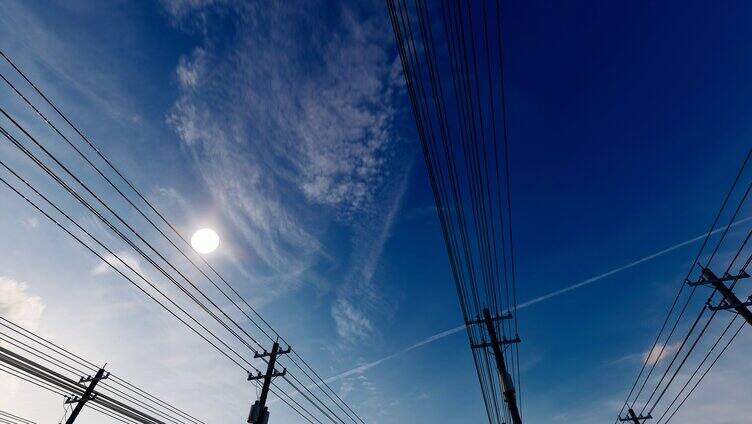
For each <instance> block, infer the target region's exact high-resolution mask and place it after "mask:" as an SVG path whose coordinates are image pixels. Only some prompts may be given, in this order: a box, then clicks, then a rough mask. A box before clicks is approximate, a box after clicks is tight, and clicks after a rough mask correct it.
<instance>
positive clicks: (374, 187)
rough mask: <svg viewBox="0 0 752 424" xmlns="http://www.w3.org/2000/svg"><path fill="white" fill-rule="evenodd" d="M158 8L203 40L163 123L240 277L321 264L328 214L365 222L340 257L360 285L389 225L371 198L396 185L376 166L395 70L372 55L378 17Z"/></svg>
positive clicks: (307, 6)
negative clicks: (187, 156) (225, 235)
mask: <svg viewBox="0 0 752 424" xmlns="http://www.w3.org/2000/svg"><path fill="white" fill-rule="evenodd" d="M165 6H166V9H167V10H168V12H170V13H171V14H172V16H173V17H174V18H175V19H178V20H181V21H182V22H183V24H185V21H186V20H193V21H197V22H193V24H189V26H190V27H194V28H195V27H196V25H199V26H201V27H202V29H201V31H202V33H203V41H202V43H201V45H199V46H198V47H196V48H195V49H194V50H193V52H192V53H190V54H188V55H186V56H184V57H183V58H182V59H180V62H179V64H178V66H177V69H176V78H177V79H178V81H179V83H180V85H179V88H180V95H179V98H178V100H177V101H176V102H175V104H174V106H173V109H172V112H171V113H170V114H169V116H168V118H167V121H168V123H169V124H170V125H171V126H172V128H173V129H174V130H175V132H176V133H177V134H178V135H179V137H180V139H181V140H182V141H183V142H184V144H185V146H186V147H187V148H188V150H189V152H190V153H191V154H192V155H193V157H194V158H195V164H196V166H197V168H198V171H199V173H200V175H201V176H202V178H203V181H204V183H205V184H206V185H207V187H208V188H209V189H210V191H211V192H212V194H213V196H214V201H215V203H216V205H217V208H218V209H219V210H222V211H223V213H224V214H225V215H226V217H227V218H228V220H229V222H230V224H231V225H232V226H233V227H235V229H236V230H237V233H238V234H239V235H240V236H241V237H239V238H242V239H243V240H245V242H246V243H247V246H244V247H245V249H244V250H245V251H246V252H248V254H247V256H248V257H246V258H243V260H244V261H245V262H246V263H247V264H248V269H251V270H253V272H254V273H255V274H256V275H255V276H256V277H257V278H268V277H274V276H276V275H278V274H280V273H285V274H292V275H300V274H301V273H302V271H304V270H308V269H310V268H311V267H312V266H313V265H314V264H316V263H317V262H318V261H320V260H322V258H327V257H328V253H327V252H326V249H327V246H326V244H325V243H324V242H322V239H323V237H325V234H326V231H327V228H328V227H329V226H330V224H329V222H331V221H332V219H333V218H334V219H336V220H337V221H339V222H340V223H345V224H346V225H348V226H350V227H351V229H352V227H353V226H357V225H359V224H356V222H367V226H368V227H369V228H368V229H367V230H361V229H356V231H354V233H356V234H353V235H352V239H353V240H352V243H353V249H352V250H353V251H354V252H353V256H354V258H353V259H351V261H350V262H351V266H352V267H353V269H357V270H360V269H363V270H364V272H365V273H367V274H369V277H368V280H370V275H372V274H373V267H374V266H375V265H374V264H375V263H376V262H377V259H378V256H380V255H381V252H382V250H383V244H384V243H383V238H384V237H383V236H382V228H386V231H387V235H388V232H389V228H390V227H391V224H392V222H393V218H388V219H384V216H383V215H384V213H383V212H381V210H380V209H379V207H380V206H381V205H380V204H379V203H380V202H383V201H384V200H386V201H390V202H391V200H392V199H393V198H394V196H393V194H392V193H393V192H394V191H395V190H398V189H401V188H400V187H401V186H400V185H398V184H396V185H392V184H390V183H391V182H392V180H393V177H396V178H400V177H401V175H400V174H399V173H397V175H395V172H394V171H395V170H394V166H393V163H392V161H391V160H390V159H391V158H392V157H393V150H394V148H395V146H396V141H395V140H396V138H395V137H394V135H393V134H392V126H393V124H392V121H393V119H394V116H395V111H394V109H393V107H392V103H393V98H394V95H395V93H396V91H397V90H400V89H401V86H400V82H401V75H400V74H399V73H398V72H395V60H394V58H390V57H389V56H388V54H387V50H386V49H385V48H384V46H388V45H389V43H390V42H391V38H390V34H389V33H385V32H384V31H382V30H381V29H380V27H378V26H377V25H379V24H381V23H384V21H378V23H376V22H370V21H365V22H363V21H360V20H358V19H356V18H355V17H354V16H353V13H351V12H349V11H348V10H347V9H342V10H339V11H337V12H338V13H335V14H334V15H335V18H334V19H335V21H336V22H334V23H333V24H332V25H331V26H322V25H321V24H320V21H319V20H318V19H316V18H314V17H313V16H314V15H316V14H317V13H320V10H321V6H322V5H321V4H313V3H312V2H301V3H299V4H297V5H296V6H291V5H290V4H289V3H266V2H265V3H263V4H261V5H259V4H253V3H250V2H209V1H166V2H165ZM218 10H221V13H220V12H218ZM212 13H214V15H212ZM212 16H213V18H214V20H212V19H210V17H212ZM199 21H200V22H199ZM228 25H230V26H232V27H233V28H234V29H233V34H234V35H233V37H232V38H230V40H229V41H227V40H226V39H222V44H221V45H219V44H218V43H217V42H216V39H217V36H216V34H214V32H213V30H214V28H219V30H220V31H222V32H224V33H226V31H227V26H228ZM291 27H294V28H296V31H295V34H291V33H290V31H289V29H290V28H291ZM399 171H400V172H403V171H404V169H400V170H399ZM390 205H391V203H390ZM387 213H388V212H387ZM364 218H366V219H364ZM382 226H383V227H382ZM361 248H362V252H361ZM368 258H371V259H368ZM369 264H371V265H369ZM357 272H360V271H357ZM346 274H351V275H353V276H354V275H355V274H356V271H348V272H346ZM347 279H349V277H346V278H345V280H347ZM353 279H355V278H353ZM349 290H350V291H352V290H358V288H357V287H354V286H353V287H351V288H350V289H349ZM369 296H370V295H369ZM350 300H351V301H352V300H353V299H350Z"/></svg>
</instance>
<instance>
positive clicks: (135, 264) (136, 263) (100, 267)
mask: <svg viewBox="0 0 752 424" xmlns="http://www.w3.org/2000/svg"><path fill="white" fill-rule="evenodd" d="M116 253H117V256H119V257H120V259H122V261H123V262H125V264H126V265H128V266H130V267H131V268H133V269H134V270H135V271H136V272H138V273H139V274H142V275H143V270H142V269H141V261H140V260H139V259H138V258H137V257H135V256H134V255H132V254H131V253H130V252H126V251H122V252H116ZM123 262H121V261H120V260H119V259H118V258H117V257H115V255H112V254H109V253H108V254H106V255H104V261H100V262H99V264H97V266H96V267H94V269H93V270H92V271H91V272H92V273H93V274H94V275H105V274H108V273H110V272H115V271H114V270H113V269H112V267H111V266H110V264H112V265H114V266H115V267H116V268H117V269H119V270H120V271H122V272H124V273H126V275H129V274H130V273H132V271H131V270H129V269H128V267H126V266H125V265H123Z"/></svg>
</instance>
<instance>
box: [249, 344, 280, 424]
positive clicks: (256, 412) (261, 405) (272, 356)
mask: <svg viewBox="0 0 752 424" xmlns="http://www.w3.org/2000/svg"><path fill="white" fill-rule="evenodd" d="M287 353H290V348H289V347H288V348H287V349H286V350H279V342H274V345H273V346H272V351H271V352H266V351H265V352H264V353H256V354H255V355H254V357H255V358H266V357H268V358H269V362H268V365H267V367H266V374H261V373H260V372H259V373H258V374H257V375H252V374H249V375H248V381H254V380H264V383H263V384H262V386H261V395H260V396H259V399H258V400H257V401H256V402H255V403H254V404H253V406H252V407H251V413H250V414H249V415H248V421H247V422H248V423H250V424H267V423H268V422H269V409H268V408H267V407H266V398H267V397H268V395H269V387H271V384H272V379H273V378H275V377H282V376H283V375H285V374H287V370H286V369H285V370H282V372H278V371H277V370H275V369H274V365H275V364H276V363H277V357H278V356H279V355H284V354H287Z"/></svg>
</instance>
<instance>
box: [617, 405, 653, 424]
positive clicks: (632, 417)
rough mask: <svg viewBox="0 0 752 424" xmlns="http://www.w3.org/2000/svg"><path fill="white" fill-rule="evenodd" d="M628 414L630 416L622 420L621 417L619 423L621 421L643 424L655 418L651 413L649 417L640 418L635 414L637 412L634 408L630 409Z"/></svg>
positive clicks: (641, 416)
mask: <svg viewBox="0 0 752 424" xmlns="http://www.w3.org/2000/svg"><path fill="white" fill-rule="evenodd" d="M627 413H628V414H629V415H627V416H625V417H624V418H622V417H621V416H619V421H621V422H627V421H630V422H632V424H641V423H642V422H643V421H646V420H649V419H651V418H653V416H652V415H650V413H648V414H647V415H642V414H640V415H639V416H638V415H637V414H635V411H634V410H633V409H632V408H629V410H628V411H627Z"/></svg>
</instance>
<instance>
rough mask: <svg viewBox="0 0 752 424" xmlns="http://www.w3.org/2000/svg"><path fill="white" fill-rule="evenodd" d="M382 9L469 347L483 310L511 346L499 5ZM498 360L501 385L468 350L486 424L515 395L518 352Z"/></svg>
mask: <svg viewBox="0 0 752 424" xmlns="http://www.w3.org/2000/svg"><path fill="white" fill-rule="evenodd" d="M386 3H387V8H388V11H389V17H390V21H391V23H392V30H393V32H394V36H395V42H396V47H397V52H398V54H399V57H400V63H401V64H402V70H403V75H404V78H405V83H406V89H407V94H408V97H409V100H410V103H411V106H412V113H413V117H414V120H415V125H416V129H417V135H418V139H419V141H420V146H421V150H422V152H423V157H424V160H425V164H426V170H427V172H428V177H429V182H430V185H431V191H432V194H433V197H434V201H435V203H436V211H437V215H438V218H439V224H440V226H441V229H442V234H443V236H444V242H445V245H446V250H447V255H448V258H449V265H450V270H451V273H452V277H453V280H454V282H455V288H456V290H457V295H458V300H459V303H460V309H461V310H462V313H463V316H464V318H465V321H466V323H468V325H467V334H468V338H469V341H470V344H471V346H478V345H482V344H483V342H484V340H485V338H487V337H488V335H486V331H485V328H482V327H480V326H478V325H471V324H469V323H471V322H475V321H477V320H478V319H479V317H480V316H481V315H482V314H483V310H484V309H489V310H490V311H491V313H492V314H493V316H501V315H502V314H505V313H507V312H511V313H512V319H511V320H501V322H498V321H494V323H493V324H492V325H493V326H494V327H495V330H496V332H497V334H500V335H501V338H502V339H503V340H505V341H506V340H511V339H513V338H515V339H516V338H517V337H518V334H519V330H518V328H519V324H518V322H517V316H516V313H515V312H516V309H517V306H516V305H517V302H516V270H515V267H514V248H513V246H512V245H513V243H514V238H513V236H512V234H511V228H512V220H511V211H512V209H511V184H510V174H511V173H510V170H509V147H508V145H509V132H508V119H507V105H506V102H507V101H506V97H505V91H506V88H505V87H504V74H503V69H504V59H503V48H502V43H501V41H502V36H501V28H502V27H503V25H502V22H501V3H500V2H495V3H493V5H492V6H490V3H489V2H477V3H476V2H469V3H468V2H461V1H457V0H441V1H437V2H431V3H427V2H425V1H424V0H414V1H413V2H412V4H411V5H410V4H408V3H409V1H408V0H387V1H386ZM489 6H490V7H489ZM494 7H495V10H492V11H491V12H489V10H488V9H489V8H494ZM479 27H480V29H479ZM491 27H494V28H496V30H497V34H496V37H495V38H494V37H492V36H490V35H489V28H491ZM495 81H498V83H496V84H495V83H494V82H495ZM502 143H503V148H500V146H499V144H502ZM505 321H506V322H505ZM500 354H501V355H503V356H504V361H505V362H506V363H507V364H508V367H509V369H510V372H509V376H508V377H507V376H504V377H502V376H500V375H499V371H498V370H497V369H496V364H495V362H494V360H493V359H492V358H493V356H492V353H491V352H490V351H489V349H487V348H481V349H472V356H473V361H474V364H475V368H476V372H477V374H478V381H479V385H480V388H481V392H482V395H483V404H484V407H485V409H486V414H487V416H488V420H489V422H490V423H502V422H511V421H512V420H511V416H510V410H509V405H508V404H507V403H505V401H504V399H502V397H501V396H502V383H503V382H502V381H501V378H508V379H509V381H510V382H511V384H512V386H513V387H515V386H516V387H517V388H519V381H520V377H521V376H520V371H519V346H518V345H517V344H516V343H515V344H512V345H511V347H510V346H504V348H503V349H501V353H500ZM520 403H521V402H520Z"/></svg>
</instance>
